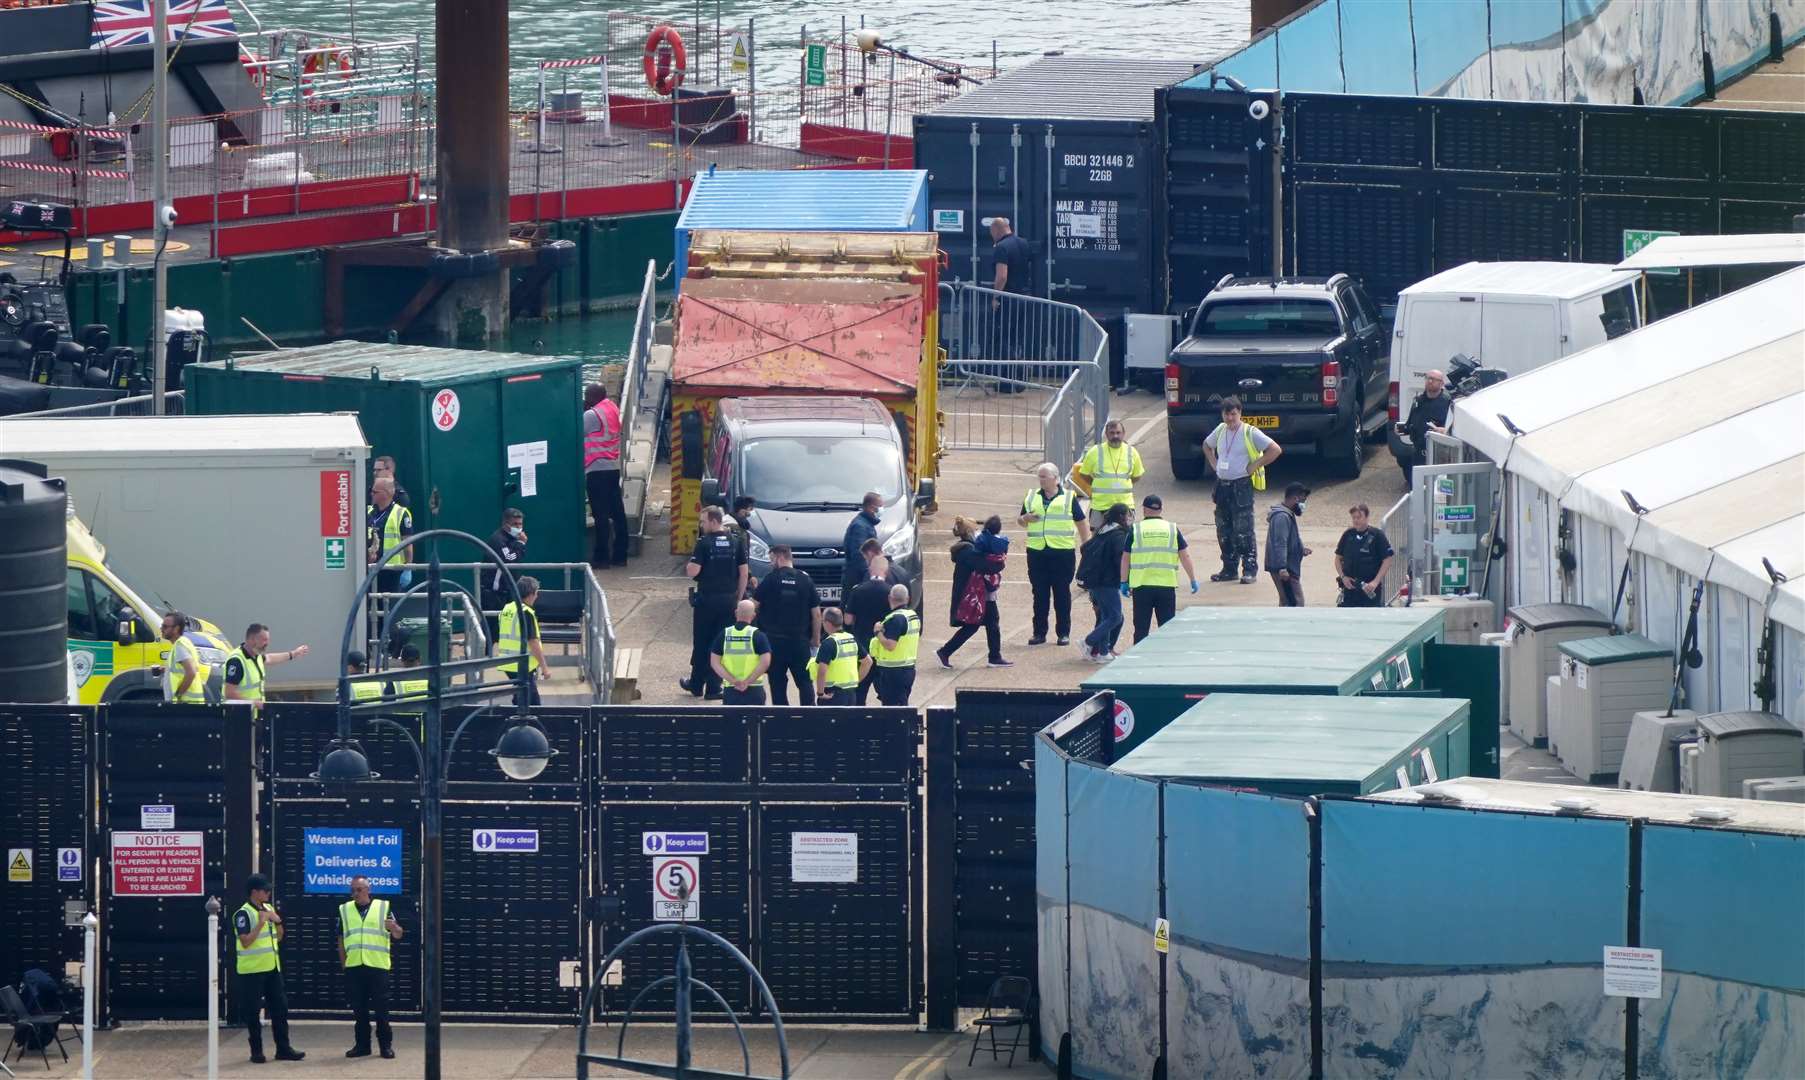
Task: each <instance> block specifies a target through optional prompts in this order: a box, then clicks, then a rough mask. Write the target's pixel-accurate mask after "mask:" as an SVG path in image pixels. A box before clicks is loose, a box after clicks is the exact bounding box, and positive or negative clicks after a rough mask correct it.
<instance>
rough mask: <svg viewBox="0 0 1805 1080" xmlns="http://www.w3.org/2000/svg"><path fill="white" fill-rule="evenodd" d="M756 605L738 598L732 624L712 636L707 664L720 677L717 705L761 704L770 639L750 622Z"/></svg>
mask: <svg viewBox="0 0 1805 1080" xmlns="http://www.w3.org/2000/svg"><path fill="white" fill-rule="evenodd" d="M757 614H758V605H757V604H755V603H753V602H752V601H750V600H741V601H740V602H739V604H738V605H737V606H736V607H735V608H734V609H733V625H732V626H724V627H722V628H721V632H720V633H718V634H716V635H715V638H714V645H713V646H712V647H710V649H709V657H708V663H709V666H710V668H712V670H713V671H714V674H715V678H717V679H720V680H721V683H722V686H721V704H723V705H763V704H764V703H765V672H767V671H769V670H770V669H771V639H770V638H768V637H766V636H765V632H764V631H763V630H760V629H759V628H758V627H756V626H753V625H752V619H753V618H754V617H755V616H756V615H757Z"/></svg>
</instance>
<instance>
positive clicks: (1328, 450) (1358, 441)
mask: <svg viewBox="0 0 1805 1080" xmlns="http://www.w3.org/2000/svg"><path fill="white" fill-rule="evenodd" d="M1360 405H1361V403H1360V402H1355V406H1356V407H1355V409H1354V415H1353V416H1352V417H1350V418H1349V419H1348V422H1347V425H1346V426H1345V427H1343V428H1342V429H1341V430H1340V431H1338V432H1336V433H1334V434H1331V435H1330V436H1329V437H1328V438H1326V439H1324V440H1323V447H1322V457H1323V461H1324V462H1326V463H1327V465H1328V471H1329V474H1330V475H1332V476H1338V477H1341V478H1342V479H1345V480H1354V479H1357V478H1358V477H1359V476H1360V466H1361V464H1362V463H1363V462H1364V461H1365V460H1366V440H1365V439H1364V438H1363V437H1362V436H1361V432H1360V411H1361V410H1360Z"/></svg>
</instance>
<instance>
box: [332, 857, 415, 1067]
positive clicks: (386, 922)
mask: <svg viewBox="0 0 1805 1080" xmlns="http://www.w3.org/2000/svg"><path fill="white" fill-rule="evenodd" d="M400 940H401V924H400V923H398V922H396V921H395V915H394V912H392V911H390V910H389V902H388V901H387V900H374V899H371V897H370V879H369V878H367V877H365V876H363V875H362V874H358V875H357V876H356V877H354V878H352V879H351V899H349V900H347V901H345V902H344V903H343V904H340V905H339V908H338V962H339V963H340V964H341V965H342V966H343V967H344V969H345V986H346V988H347V989H348V990H349V991H350V997H351V1015H352V1016H353V1017H355V1018H356V1025H357V1026H356V1027H355V1028H353V1029H352V1039H353V1041H352V1043H351V1049H349V1050H347V1051H345V1056H346V1057H348V1058H357V1057H369V1056H370V1016H371V1014H372V1013H373V1014H375V1016H376V1044H377V1046H379V1047H381V1049H382V1056H383V1057H385V1058H392V1057H394V1056H395V1033H394V1032H393V1031H391V1030H389V968H390V963H389V944H390V942H395V941H400Z"/></svg>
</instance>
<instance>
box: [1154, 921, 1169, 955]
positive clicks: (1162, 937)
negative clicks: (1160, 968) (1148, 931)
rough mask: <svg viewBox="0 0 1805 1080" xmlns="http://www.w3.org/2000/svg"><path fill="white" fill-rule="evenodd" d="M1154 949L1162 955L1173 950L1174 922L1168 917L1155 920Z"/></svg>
mask: <svg viewBox="0 0 1805 1080" xmlns="http://www.w3.org/2000/svg"><path fill="white" fill-rule="evenodd" d="M1153 951H1154V952H1156V953H1159V954H1160V955H1161V956H1164V955H1165V954H1166V953H1168V952H1171V951H1172V923H1171V922H1170V921H1168V920H1166V919H1155V920H1153Z"/></svg>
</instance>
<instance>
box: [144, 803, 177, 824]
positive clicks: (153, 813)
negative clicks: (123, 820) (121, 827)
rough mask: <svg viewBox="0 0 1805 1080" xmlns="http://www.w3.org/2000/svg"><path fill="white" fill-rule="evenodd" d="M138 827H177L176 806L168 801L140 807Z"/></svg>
mask: <svg viewBox="0 0 1805 1080" xmlns="http://www.w3.org/2000/svg"><path fill="white" fill-rule="evenodd" d="M138 827H139V828H140V829H173V828H175V807H173V806H170V805H169V804H167V803H164V804H162V805H155V806H140V807H138Z"/></svg>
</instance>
